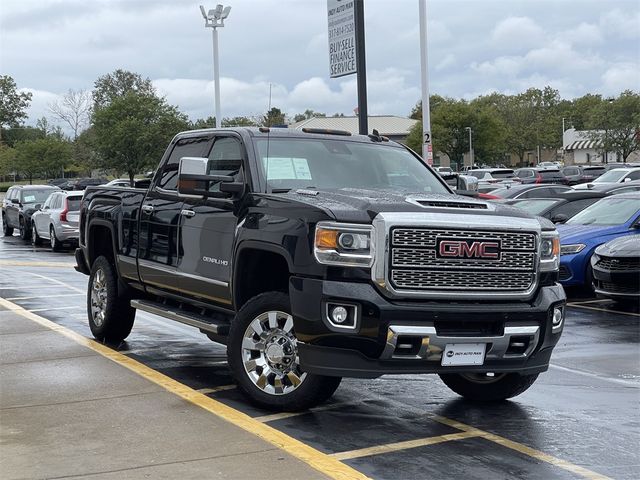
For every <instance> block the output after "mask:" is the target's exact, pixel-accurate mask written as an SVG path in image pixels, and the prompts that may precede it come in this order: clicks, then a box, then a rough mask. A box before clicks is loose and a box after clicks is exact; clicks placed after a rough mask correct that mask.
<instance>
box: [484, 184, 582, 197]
mask: <svg viewBox="0 0 640 480" xmlns="http://www.w3.org/2000/svg"><path fill="white" fill-rule="evenodd" d="M571 191H573V189H572V188H571V187H567V186H564V185H551V184H550V185H537V184H528V185H506V186H504V187H502V188H498V189H495V190H493V191H492V192H491V195H495V196H496V197H500V198H504V199H507V198H512V199H513V198H556V197H557V196H558V194H559V193H562V192H571Z"/></svg>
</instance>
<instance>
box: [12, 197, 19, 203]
mask: <svg viewBox="0 0 640 480" xmlns="http://www.w3.org/2000/svg"><path fill="white" fill-rule="evenodd" d="M11 203H13V204H14V205H18V204H20V200H18V199H17V198H12V199H11Z"/></svg>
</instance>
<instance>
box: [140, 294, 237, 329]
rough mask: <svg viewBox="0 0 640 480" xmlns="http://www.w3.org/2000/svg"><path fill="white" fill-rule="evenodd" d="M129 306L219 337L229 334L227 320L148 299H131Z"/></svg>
mask: <svg viewBox="0 0 640 480" xmlns="http://www.w3.org/2000/svg"><path fill="white" fill-rule="evenodd" d="M131 306H132V307H133V308H135V309H136V310H143V311H145V312H148V313H153V314H154V315H159V316H161V317H165V318H168V319H169V320H174V321H176V322H180V323H184V324H185V325H190V326H192V327H196V328H199V329H200V330H201V331H203V332H205V333H211V334H213V335H216V336H221V337H224V336H227V335H228V334H229V322H225V321H223V320H216V319H212V318H208V317H205V316H202V315H198V314H195V313H191V312H185V311H182V310H177V309H171V308H169V307H168V306H167V305H163V304H162V303H157V302H151V301H149V300H131Z"/></svg>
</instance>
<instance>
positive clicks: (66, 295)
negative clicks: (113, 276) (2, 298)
mask: <svg viewBox="0 0 640 480" xmlns="http://www.w3.org/2000/svg"><path fill="white" fill-rule="evenodd" d="M84 295H86V293H56V294H55V298H60V297H79V296H84ZM42 297H43V295H36V296H35V297H33V296H32V297H11V298H7V299H6V300H9V301H10V302H15V301H16V300H34V299H36V298H42Z"/></svg>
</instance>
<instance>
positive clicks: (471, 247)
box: [438, 239, 500, 260]
mask: <svg viewBox="0 0 640 480" xmlns="http://www.w3.org/2000/svg"><path fill="white" fill-rule="evenodd" d="M438 256H439V257H444V258H482V259H485V260H498V259H499V258H500V242H499V241H495V240H456V239H441V240H440V239H439V240H438Z"/></svg>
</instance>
